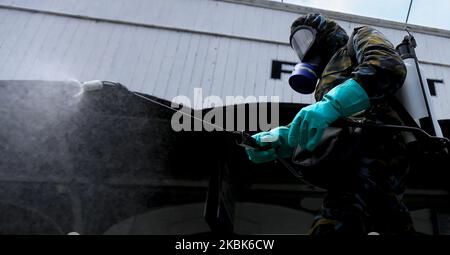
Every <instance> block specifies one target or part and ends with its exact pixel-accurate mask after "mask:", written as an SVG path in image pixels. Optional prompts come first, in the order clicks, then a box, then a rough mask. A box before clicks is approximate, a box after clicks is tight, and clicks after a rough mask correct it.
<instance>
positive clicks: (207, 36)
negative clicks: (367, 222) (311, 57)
mask: <svg viewBox="0 0 450 255" xmlns="http://www.w3.org/2000/svg"><path fill="white" fill-rule="evenodd" d="M0 5H1V6H3V7H1V6H0V35H1V36H0V67H1V68H0V79H48V80H58V79H68V78H75V79H78V80H81V81H86V80H92V79H100V80H113V81H119V82H121V83H123V84H124V85H126V86H127V87H129V88H130V89H132V90H136V91H140V92H144V93H148V94H152V95H155V96H158V97H161V98H165V99H168V100H170V99H172V98H173V97H175V96H177V95H186V96H189V97H193V88H194V87H201V88H203V95H204V96H207V95H218V96H220V97H222V98H225V96H231V95H242V96H250V95H254V96H264V95H265V96H280V100H281V101H283V102H295V103H300V102H301V103H311V102H312V96H302V95H299V94H296V93H294V92H293V91H292V90H291V89H290V87H289V85H288V84H287V77H288V74H283V79H282V80H274V79H271V78H270V74H271V65H272V61H273V60H281V61H288V62H295V61H296V57H295V55H294V54H293V52H292V50H291V49H290V47H289V46H288V45H287V44H286V43H287V41H288V37H289V27H290V24H291V23H292V21H293V20H294V19H295V18H297V17H298V14H295V13H291V12H284V11H279V10H273V9H268V8H258V7H255V6H249V5H240V4H233V3H227V2H223V1H215V0H151V1H148V0H96V1H91V0H76V1H75V0H40V1H35V0H21V1H13V0H0ZM8 6H12V7H14V9H11V8H7V7H8ZM5 7H6V8H5ZM16 7H20V8H27V9H34V10H39V11H44V12H36V13H32V12H30V11H27V10H24V9H17V8H16ZM48 12H51V13H48ZM61 14H62V15H61ZM73 15H80V16H83V17H75V16H73ZM91 18H96V19H99V20H100V21H99V20H93V19H91ZM339 23H340V24H341V25H342V26H343V27H344V28H345V29H347V30H348V31H349V32H350V31H351V29H352V28H353V27H355V26H357V25H360V24H354V23H350V22H346V21H340V22H339ZM379 29H380V30H381V31H382V32H383V33H385V34H386V35H387V36H388V37H389V38H390V39H391V40H392V42H393V43H394V44H397V43H399V42H400V41H401V39H402V38H403V36H404V35H405V32H403V31H398V30H395V29H389V28H384V27H380V28H379ZM416 38H417V41H418V43H419V48H418V55H419V57H420V58H421V60H423V61H427V62H432V63H439V64H444V65H441V66H436V65H424V69H425V70H426V72H427V78H432V79H443V80H444V81H446V82H448V81H450V68H449V67H446V65H450V38H445V37H438V36H435V35H428V34H416ZM436 90H437V92H438V97H436V98H433V103H434V104H435V106H436V107H439V109H440V111H439V113H438V115H439V118H447V119H448V118H449V117H450V116H449V115H450V111H449V110H450V109H448V106H447V105H449V101H448V100H450V91H449V89H448V88H447V86H446V84H444V85H438V86H437V87H436Z"/></svg>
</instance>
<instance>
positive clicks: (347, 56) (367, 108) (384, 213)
mask: <svg viewBox="0 0 450 255" xmlns="http://www.w3.org/2000/svg"><path fill="white" fill-rule="evenodd" d="M305 26H306V27H309V28H312V29H313V30H314V31H315V42H314V45H313V46H312V48H311V49H310V50H309V51H310V52H312V53H313V54H310V56H309V58H310V59H313V58H314V56H313V55H315V56H320V58H319V59H320V61H315V62H314V63H315V67H316V68H317V70H318V71H317V73H318V74H319V75H318V78H319V79H320V80H319V82H318V83H317V86H316V89H315V94H314V95H315V99H316V101H317V103H316V104H313V105H311V106H308V107H305V108H304V109H302V110H301V111H300V112H299V114H297V116H296V118H295V119H294V121H293V122H292V123H291V125H290V126H288V127H281V128H279V129H275V130H273V131H270V132H272V133H270V132H269V133H268V132H263V133H260V134H257V135H255V136H254V138H255V139H256V141H257V142H258V143H259V144H261V145H266V143H264V142H263V139H261V138H262V137H264V136H267V135H268V134H273V133H276V135H277V136H278V137H279V139H278V140H277V142H276V143H272V145H273V147H274V148H275V149H277V148H278V147H281V149H282V151H286V149H287V148H294V147H295V146H297V145H298V143H299V141H300V145H301V146H305V147H306V148H309V149H310V150H311V151H314V146H315V143H310V141H308V139H309V140H311V135H310V134H307V135H309V136H307V135H304V137H308V139H303V140H304V141H303V144H302V135H303V134H302V133H301V132H303V130H302V129H305V130H306V128H308V127H304V125H303V122H308V121H309V122H310V123H312V122H313V121H314V118H315V116H318V117H316V118H317V119H320V118H322V116H326V115H320V114H316V113H317V112H319V113H320V111H321V110H322V109H321V108H319V110H317V109H318V108H317V106H316V105H319V106H320V104H323V102H324V101H327V100H328V101H330V100H331V105H333V107H335V108H338V107H340V104H341V102H340V101H338V100H335V101H333V97H332V96H333V95H336V94H337V92H336V91H333V89H334V90H336V89H335V88H337V89H339V88H340V87H344V86H347V85H348V84H346V83H348V82H349V81H351V82H353V85H352V86H353V88H356V87H357V89H359V90H361V88H362V90H361V91H363V92H361V91H360V92H358V93H359V94H358V93H356V94H355V93H353V92H352V90H349V91H350V92H349V93H348V98H350V99H351V100H350V99H349V101H358V100H359V99H358V97H362V96H360V95H362V94H364V96H365V97H368V100H367V101H368V102H370V104H369V103H365V104H364V103H361V105H364V106H362V107H360V108H358V107H357V108H355V109H356V110H354V111H349V113H348V114H341V113H340V112H343V111H339V110H337V112H338V113H337V115H336V118H337V117H349V116H354V115H358V114H359V117H364V118H367V119H371V120H374V121H378V122H380V123H384V124H396V125H398V124H400V123H401V122H400V121H401V120H400V118H399V117H398V115H397V114H396V113H395V111H393V109H392V107H391V105H390V100H389V99H390V98H392V96H393V95H394V94H395V92H396V91H397V90H398V89H399V88H400V87H401V86H402V84H403V82H404V80H405V77H406V67H405V65H404V63H403V61H402V59H401V58H400V56H399V55H398V53H397V52H396V51H395V48H394V46H393V45H392V43H391V42H389V40H387V39H386V37H385V36H384V35H383V34H382V33H381V32H379V31H378V30H376V29H375V28H372V27H368V26H363V27H358V28H356V29H355V30H354V33H353V35H352V36H351V37H350V38H349V36H348V35H347V33H346V32H345V31H344V29H342V28H341V27H340V26H339V25H338V24H337V23H335V22H334V21H332V20H329V19H327V18H325V17H324V16H322V15H320V14H308V15H305V16H301V17H300V18H298V19H297V20H295V21H294V22H293V24H292V26H291V31H292V33H294V32H296V31H298V28H301V27H305ZM291 38H292V35H291ZM307 58H308V56H306V60H308V59H307ZM304 60H305V59H304ZM302 62H303V61H302ZM354 84H357V85H354ZM291 86H292V85H291ZM355 86H356V87H355ZM342 91H343V96H342V95H341V96H340V97H341V98H343V99H341V101H345V100H346V99H345V97H346V94H345V93H347V92H346V90H343V89H342ZM342 91H338V92H339V93H342ZM364 92H365V93H364ZM352 93H353V94H352ZM355 95H356V96H355ZM352 97H353V98H352ZM329 98H331V99H329ZM336 101H337V103H336ZM326 103H328V102H326ZM350 104H351V102H350ZM336 105H337V106H336ZM314 107H316V108H314ZM308 108H310V109H308ZM325 109H326V110H328V108H325ZM360 110H364V112H363V113H361V111H360ZM314 111H315V112H314ZM310 116H312V117H310ZM308 117H309V118H310V119H308ZM336 118H331V119H330V121H329V122H332V121H333V120H335V119H336ZM328 124H330V123H325V125H322V126H323V128H324V127H326V126H327V125H328ZM319 127H320V125H319ZM313 131H314V132H311V131H309V133H316V129H313ZM298 136H300V139H298V138H297V137H298ZM313 136H314V134H313ZM318 137H319V138H320V134H319V135H318ZM363 137H364V138H363V143H362V146H361V148H359V150H360V151H359V153H358V155H360V156H359V157H357V158H354V159H353V163H352V164H345V165H341V166H336V169H335V170H336V171H343V170H344V169H343V168H348V169H346V172H350V173H351V174H350V175H347V174H346V175H344V174H343V175H342V178H340V179H336V180H334V181H335V183H336V185H334V186H333V188H330V189H328V190H327V193H326V195H325V197H324V201H323V205H322V208H321V210H320V213H319V215H317V217H316V218H315V221H314V223H313V225H312V227H311V229H310V231H309V234H312V235H338V234H350V235H364V234H367V233H369V232H372V231H375V232H378V233H381V234H406V233H413V232H414V228H413V225H412V220H411V217H410V215H409V212H408V209H407V208H406V206H405V205H404V203H403V202H402V196H403V193H404V191H405V183H404V179H405V176H406V174H407V172H408V169H409V165H408V158H407V153H406V148H405V143H404V141H403V138H402V136H401V135H400V134H387V133H380V132H377V133H373V132H369V131H367V132H366V134H363ZM278 151H280V150H278V149H277V150H273V151H272V152H257V151H252V150H247V153H248V154H249V158H250V159H251V160H252V161H254V162H256V163H261V162H267V161H270V160H273V159H274V158H276V156H274V155H269V154H270V153H277V152H278ZM268 153H269V154H268ZM284 154H285V155H278V156H280V157H285V158H287V157H288V155H290V154H289V153H284ZM348 170H350V171H348ZM324 178H326V176H324Z"/></svg>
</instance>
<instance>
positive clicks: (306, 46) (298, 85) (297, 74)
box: [289, 26, 320, 94]
mask: <svg viewBox="0 0 450 255" xmlns="http://www.w3.org/2000/svg"><path fill="white" fill-rule="evenodd" d="M316 33H317V32H316V30H314V29H312V28H311V27H308V26H300V27H299V28H298V29H297V30H296V31H295V32H294V33H292V35H291V38H290V44H291V47H292V48H293V49H294V51H295V52H296V53H297V55H298V57H299V58H300V61H301V62H300V63H298V64H297V65H296V66H295V68H294V71H293V72H292V75H291V77H289V85H290V86H291V88H292V89H293V90H295V91H297V92H299V93H301V94H311V93H313V92H314V90H315V89H316V84H317V80H318V75H319V74H320V73H319V65H320V56H319V55H318V54H315V55H316V56H314V55H311V54H309V53H310V52H311V48H312V47H313V45H314V43H315V41H316Z"/></svg>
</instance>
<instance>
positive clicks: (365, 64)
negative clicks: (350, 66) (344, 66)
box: [352, 27, 406, 98]
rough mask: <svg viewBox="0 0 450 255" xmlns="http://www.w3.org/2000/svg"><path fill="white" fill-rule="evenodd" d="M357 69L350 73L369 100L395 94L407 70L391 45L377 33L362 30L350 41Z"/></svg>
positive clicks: (374, 30) (370, 30) (368, 28)
mask: <svg viewBox="0 0 450 255" xmlns="http://www.w3.org/2000/svg"><path fill="white" fill-rule="evenodd" d="M353 47H354V50H355V55H356V60H357V62H358V65H357V67H356V69H355V70H354V71H353V72H352V78H353V79H354V80H356V81H357V82H358V83H359V84H360V85H361V86H362V87H363V88H364V89H365V91H366V92H367V94H368V95H369V97H371V98H377V97H382V96H387V95H392V94H394V93H395V92H396V91H397V90H398V89H399V88H400V87H401V86H402V85H403V82H404V81H405V77H406V67H405V64H404V63H403V60H402V59H401V58H400V56H399V54H398V53H397V52H396V51H395V48H394V45H392V43H391V42H389V41H388V39H387V38H386V37H385V36H384V35H383V34H382V33H381V32H379V31H377V30H376V29H374V28H371V27H362V28H360V29H359V30H358V31H357V32H355V35H354V37H353Z"/></svg>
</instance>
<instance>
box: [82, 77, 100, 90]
mask: <svg viewBox="0 0 450 255" xmlns="http://www.w3.org/2000/svg"><path fill="white" fill-rule="evenodd" d="M102 88H103V82H102V81H99V80H94V81H87V82H83V83H82V84H81V89H82V90H83V92H89V91H95V90H100V89H102Z"/></svg>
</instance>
